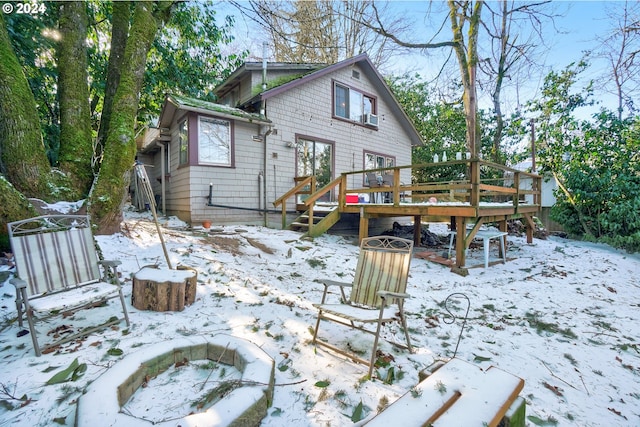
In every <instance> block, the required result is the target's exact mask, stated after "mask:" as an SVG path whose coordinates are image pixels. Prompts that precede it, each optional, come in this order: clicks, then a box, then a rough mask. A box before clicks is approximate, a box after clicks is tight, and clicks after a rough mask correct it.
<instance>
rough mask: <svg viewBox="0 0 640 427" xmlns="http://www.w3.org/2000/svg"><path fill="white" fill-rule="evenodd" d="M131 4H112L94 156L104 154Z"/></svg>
mask: <svg viewBox="0 0 640 427" xmlns="http://www.w3.org/2000/svg"><path fill="white" fill-rule="evenodd" d="M130 9H131V2H128V1H117V2H113V13H112V17H111V49H110V50H109V64H108V66H107V81H106V83H105V89H104V101H103V103H102V113H101V114H100V129H98V139H97V142H96V156H97V157H98V158H101V157H102V153H103V152H104V142H105V139H106V136H107V131H108V130H109V121H110V120H111V110H112V109H113V97H114V96H115V94H116V89H117V88H118V83H120V69H121V68H122V61H123V60H124V50H125V47H126V45H127V34H128V32H129V16H130V14H131V13H130Z"/></svg>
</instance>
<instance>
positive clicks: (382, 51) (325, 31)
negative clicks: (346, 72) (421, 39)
mask: <svg viewBox="0 0 640 427" xmlns="http://www.w3.org/2000/svg"><path fill="white" fill-rule="evenodd" d="M231 3H232V4H233V5H234V6H235V7H236V8H237V9H238V10H239V11H240V12H241V13H242V14H243V15H244V16H246V17H247V18H248V19H250V20H252V21H253V22H255V23H256V24H257V25H259V26H260V27H261V28H262V29H263V30H264V31H266V32H267V34H268V37H269V40H270V44H271V45H272V47H273V56H274V58H275V60H276V61H283V62H311V63H335V62H337V61H340V60H342V59H345V58H350V57H352V56H355V55H358V54H360V53H364V52H366V53H367V54H368V55H369V57H370V58H371V59H372V61H373V62H374V64H376V66H381V65H382V64H384V63H385V62H386V61H388V60H389V58H390V56H391V51H392V49H393V48H394V46H392V43H389V39H388V38H387V37H384V36H382V35H381V34H379V33H377V32H374V31H371V30H370V29H368V28H367V26H365V25H364V24H363V22H368V21H371V20H372V19H373V17H374V15H375V14H379V13H380V12H379V11H378V10H376V11H375V12H374V11H373V9H372V5H373V2H371V1H357V0H347V1H338V0H312V1H295V0H286V1H260V0H250V1H249V2H239V1H232V2H231ZM391 27H392V28H393V30H394V31H400V29H401V28H402V24H401V20H400V19H396V20H395V21H393V23H392V24H391Z"/></svg>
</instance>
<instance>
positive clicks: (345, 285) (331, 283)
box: [320, 279, 353, 288]
mask: <svg viewBox="0 0 640 427" xmlns="http://www.w3.org/2000/svg"><path fill="white" fill-rule="evenodd" d="M320 283H322V284H323V285H324V286H325V287H329V286H340V287H341V288H352V287H353V283H347V282H338V281H336V280H329V279H322V280H320Z"/></svg>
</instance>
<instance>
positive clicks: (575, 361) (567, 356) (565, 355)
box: [564, 353, 578, 366]
mask: <svg viewBox="0 0 640 427" xmlns="http://www.w3.org/2000/svg"><path fill="white" fill-rule="evenodd" d="M564 358H565V359H567V360H568V361H569V362H571V364H572V365H573V366H578V361H577V360H576V359H575V358H574V357H573V356H572V355H570V354H569V353H565V354H564Z"/></svg>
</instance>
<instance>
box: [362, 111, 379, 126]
mask: <svg viewBox="0 0 640 427" xmlns="http://www.w3.org/2000/svg"><path fill="white" fill-rule="evenodd" d="M364 124H365V125H369V126H375V127H378V116H376V115H375V114H365V115H364Z"/></svg>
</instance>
